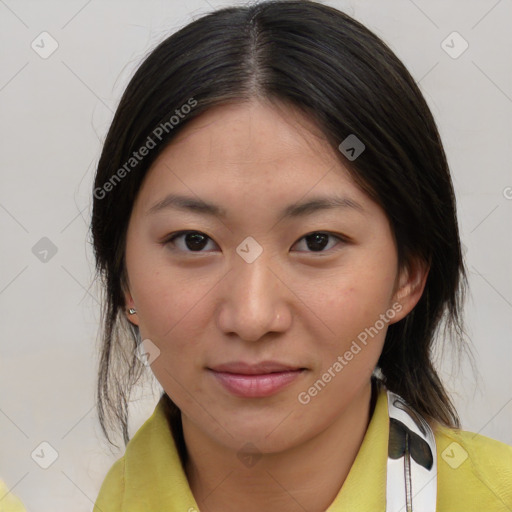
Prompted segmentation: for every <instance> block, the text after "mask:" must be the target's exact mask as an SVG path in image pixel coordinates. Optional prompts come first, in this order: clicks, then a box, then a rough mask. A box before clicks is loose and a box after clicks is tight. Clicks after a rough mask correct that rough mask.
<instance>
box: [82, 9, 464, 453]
mask: <svg viewBox="0 0 512 512" xmlns="http://www.w3.org/2000/svg"><path fill="white" fill-rule="evenodd" d="M253 98H261V99H264V100H266V101H270V102H273V104H275V105H276V108H277V107H278V106H279V105H293V106H294V107H296V108H298V109H300V111H302V112H303V113H304V114H305V115H307V116H308V117H309V118H310V119H314V120H315V121H316V123H317V125H318V126H319V128H320V129H321V131H322V133H323V134H324V135H325V137H326V139H327V140H328V141H329V143H330V144H331V145H332V147H333V148H335V149H337V148H338V146H339V144H340V143H341V142H342V141H343V140H345V139H346V137H347V136H349V135H351V134H355V135H356V136H357V138H358V139H360V140H361V141H363V143H364V145H365V150H364V152H363V153H362V154H361V155H360V156H359V157H358V158H357V159H355V160H353V161H351V160H349V159H347V158H346V156H345V155H344V154H343V153H342V152H341V151H337V153H338V155H339V158H340V161H341V162H342V163H343V164H344V165H345V166H346V167H347V168H348V169H349V171H350V172H351V174H352V176H353V178H354V179H355V180H356V182H357V183H358V184H359V185H360V186H361V187H362V189H363V190H365V191H366V192H367V193H368V194H369V195H370V197H372V198H373V199H374V200H375V201H376V202H377V203H378V204H379V205H380V206H381V207H382V208H383V209H384V211H385V212H386V214H387V216H388V218H389V221H390V224H391V227H392V230H393V234H394V237H395V239H396V243H397V250H398V258H399V263H400V265H401V266H402V267H405V266H408V265H410V264H411V263H412V262H413V261H414V260H420V261H423V262H426V263H427V264H429V265H430V271H429V274H428V279H427V282H426V286H425V290H424V292H423V295H422V297H421V299H420V300H419V302H418V304H417V305H416V307H415V308H414V309H413V311H412V312H411V313H409V314H408V315H407V317H405V318H404V319H403V320H401V321H399V322H397V323H395V324H392V325H390V326H389V328H388V331H387V334H386V340H385V345H384V349H383V352H382V355H381V356H380V359H379V361H378V370H379V375H380V378H381V380H382V382H383V383H384V384H385V385H386V387H387V388H388V389H390V390H391V391H394V392H396V393H398V394H399V395H401V396H402V397H403V398H404V399H405V400H406V401H407V402H409V404H410V405H411V406H413V407H414V408H415V409H416V410H417V411H418V412H419V413H421V414H423V415H424V416H425V417H427V418H431V419H434V420H437V421H439V422H441V423H443V424H445V425H446V426H450V427H455V428H458V427H460V423H459V418H458V416H457V412H456V410H455V408H454V406H453V404H452V402H451V401H450V398H449V396H448V394H447V392H446V391H445V389H444V387H443V384H442V382H441V380H440V378H439V376H438V373H437V372H436V369H435V368H434V364H433V361H432V350H433V344H434V341H435V340H436V339H438V338H441V339H445V338H446V339H448V336H450V340H452V342H453V345H454V346H458V347H462V346H463V345H464V344H465V343H464V335H465V333H464V329H463V323H462V318H461V308H462V305H463V299H464V292H465V287H466V284H467V281H466V273H465V268H464V264H463V259H462V254H461V245H460V240H459V231H458V225H457V216H456V208H455V196H454V191H453V186H452V181H451V177H450V172H449V168H448V163H447V159H446V155H445V152H444V149H443V145H442V143H441V139H440V136H439V133H438V130H437V127H436V123H435V121H434V119H433V116H432V114H431V112H430V110H429V108H428V106H427V103H426V101H425V99H424V97H423V96H422V94H421V92H420V90H419V88H418V86H417V85H416V83H415V81H414V79H413V78H412V77H411V75H410V74H409V72H408V71H407V69H406V68H405V66H404V65H403V64H402V62H401V61H400V60H399V59H398V58H397V56H396V55H395V54H394V53H393V52H392V51H391V49H390V48H389V47H388V46H387V45H386V44H385V43H384V42H383V41H382V40H381V39H380V38H379V37H377V36H376V35H375V34H373V33H372V32H371V31H370V30H368V29H367V28H366V27H365V26H363V25H362V24H361V23H359V22H358V21H356V20H354V19H353V18H351V17H350V16H348V15H346V14H344V13H343V12H340V11H338V10H336V9H334V8H332V7H328V6H326V5H323V4H320V3H316V2H313V1H307V0H303V1H286V0H284V1H283V0H281V1H267V2H262V3H259V4H256V5H252V6H245V7H232V8H224V9H220V10H217V11H215V12H212V13H210V14H207V15H205V16H203V17H201V18H199V19H197V20H195V21H193V22H192V23H190V24H188V25H187V26H185V27H184V28H182V29H181V30H179V31H178V32H176V33H174V34H172V35H170V36H169V37H168V38H166V39H165V40H164V41H163V42H161V43H160V44H159V45H158V46H157V47H156V48H155V49H154V50H153V51H152V52H151V53H150V54H149V56H147V58H146V59H145V60H144V61H143V62H142V64H141V65H140V67H139V68H138V70H137V71H136V73H135V74H134V76H133V78H132V79H131V81H130V83H129V84H128V86H127V88H126V90H125V92H124V94H123V96H122V98H121V101H120V103H119V106H118V108H117V111H116V113H115V116H114V119H113V121H112V124H111V126H110V129H109V131H108V134H107V137H106V140H105V143H104V146H103V151H102V154H101V157H100V160H99V163H98V167H97V173H96V177H95V183H94V194H93V195H94V203H93V213H92V224H91V230H92V238H93V245H94V252H95V257H96V271H97V277H99V278H100V279H101V282H102V286H103V290H104V293H105V296H104V310H103V317H102V349H101V361H100V367H99V375H98V388H97V393H98V394H97V399H98V412H99V418H100V423H101V426H102V429H103V432H104V433H105V435H106V437H107V439H109V440H110V435H109V434H110V430H111V429H112V428H114V429H115V428H118V427H120V430H121V431H122V434H123V438H124V442H125V443H127V442H128V440H129V435H128V402H129V398H130V392H131V390H132V386H133V384H134V383H135V382H136V381H137V380H138V378H139V377H140V375H141V372H142V371H143V370H144V366H143V365H142V364H141V363H140V362H139V360H138V359H137V357H136V355H135V348H136V337H135V336H134V335H133V333H132V332H131V331H130V329H129V327H130V324H129V322H128V320H127V319H126V317H125V314H124V310H125V303H124V297H123V287H124V286H125V285H126V283H127V279H126V277H127V276H126V267H125V260H124V253H125V242H126V231H127V226H128V221H129V218H130V213H131V210H132V206H133V204H134V200H135V198H136V195H137V193H138V190H139V189H140V186H141V183H142V180H143V179H144V176H145V175H146V173H147V171H148V169H149V168H150V167H151V165H152V162H154V160H155V158H156V157H157V156H158V155H159V154H160V152H161V151H162V150H163V149H164V148H165V147H166V145H167V144H169V143H170V142H171V141H172V139H173V137H175V136H176V134H177V133H179V131H180V130H181V129H183V127H184V126H186V125H187V123H188V122H189V121H190V120H192V119H194V118H195V117H197V116H199V115H201V113H203V112H205V111H206V110H208V109H209V108H211V107H213V106H216V105H221V104H226V103H229V102H241V101H242V102H243V101H249V100H251V99H253ZM184 105H189V106H190V105H193V108H187V109H184V108H183V106H184ZM172 116H174V117H175V121H171V118H172ZM166 123H167V124H166ZM159 127H160V129H159ZM162 127H164V129H163V128H162ZM158 129H159V131H157V132H156V133H158V134H159V137H156V136H155V130H158ZM148 137H151V138H152V140H153V142H154V143H155V147H153V148H152V149H151V151H149V153H148V154H147V155H146V156H145V157H144V158H141V159H140V161H139V160H137V162H135V161H131V160H130V159H131V158H132V157H133V152H134V151H136V150H138V148H140V147H142V146H144V145H145V144H146V143H147V141H148ZM127 162H131V163H130V166H129V167H127V165H126V164H127ZM131 164H134V165H133V166H132V165H131ZM121 169H124V170H125V172H122V171H121ZM107 183H110V185H109V186H108V185H107ZM441 326H444V329H443V336H439V334H440V330H441V329H440V327H441ZM162 400H165V401H166V405H167V407H168V412H169V417H170V418H171V424H172V425H174V426H173V432H174V433H175V435H177V433H179V429H180V425H181V421H180V411H179V409H178V408H177V406H176V405H175V404H174V403H173V402H172V401H171V399H170V398H169V397H167V396H166V395H165V394H164V395H163V396H162Z"/></svg>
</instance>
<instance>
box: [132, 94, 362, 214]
mask: <svg viewBox="0 0 512 512" xmlns="http://www.w3.org/2000/svg"><path fill="white" fill-rule="evenodd" d="M333 191H334V192H337V193H338V194H339V195H343V196H347V195H348V196H350V197H352V198H353V199H354V200H356V201H358V202H361V201H364V200H367V198H365V197H364V196H365V194H364V193H363V192H362V191H361V190H360V189H359V188H358V187H357V186H356V184H355V183H354V181H353V179H352V178H351V176H350V174H349V172H348V170H347V169H346V168H344V166H343V164H342V162H341V160H340V158H339V157H338V156H337V155H336V151H335V150H334V149H333V148H332V147H331V146H330V145H329V143H328V142H327V140H326V139H325V137H324V136H323V134H322V133H321V131H320V130H319V128H318V127H317V126H316V125H315V124H314V123H313V122H312V121H311V120H309V119H308V118H307V117H306V116H305V115H304V114H303V113H302V112H300V111H298V110H296V109H293V108H291V107H289V106H283V105H281V106H278V107H276V106H274V105H272V104H268V103H260V102H250V103H236V104H227V105H220V106H216V107H214V108H212V109H210V110H208V111H206V112H205V113H203V114H201V115H200V116H198V117H197V118H195V119H193V120H191V121H190V122H189V123H188V124H187V125H186V126H185V127H184V128H183V130H182V131H181V132H180V133H179V134H178V136H177V137H176V138H175V139H173V140H172V142H171V143H170V144H169V145H168V146H167V147H166V148H165V149H164V150H163V151H162V153H161V154H160V155H159V157H158V159H157V160H156V161H155V163H154V164H153V166H152V167H151V169H150V170H149V171H148V176H146V179H145V183H144V186H143V191H141V195H142V196H143V198H142V201H143V203H144V206H145V207H151V204H150V203H154V200H155V199H162V197H163V196H164V195H165V194H166V193H169V192H180V193H183V194H187V195H188V196H190V195H196V196H197V197H198V198H199V199H206V198H209V199H210V200H211V199H215V198H217V201H215V202H216V203H219V202H220V203H225V204H228V206H229V204H232V205H235V203H237V202H238V201H240V197H241V196H243V197H244V198H245V200H247V201H250V202H254V203H256V204H257V203H258V201H259V202H260V203H261V204H262V205H263V204H265V205H268V203H271V204H275V205H276V208H277V206H279V205H281V204H283V203H286V204H289V203H291V202H293V201H299V200H300V199H301V198H306V196H307V195H308V194H310V195H313V196H318V195H319V194H326V193H329V192H333ZM242 206H243V205H242Z"/></svg>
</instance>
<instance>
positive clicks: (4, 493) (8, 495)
mask: <svg viewBox="0 0 512 512" xmlns="http://www.w3.org/2000/svg"><path fill="white" fill-rule="evenodd" d="M0 512H26V511H25V507H24V506H23V503H22V502H21V501H20V500H19V499H18V498H17V497H16V496H15V495H14V494H13V493H12V492H9V489H8V487H7V485H6V483H5V482H4V481H3V480H0Z"/></svg>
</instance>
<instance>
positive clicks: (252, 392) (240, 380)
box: [210, 370, 305, 398]
mask: <svg viewBox="0 0 512 512" xmlns="http://www.w3.org/2000/svg"><path fill="white" fill-rule="evenodd" d="M210 371H211V373H212V374H213V375H214V376H215V377H216V378H217V379H218V380H219V382H220V383H221V384H222V385H223V386H224V387H225V388H226V389H227V390H228V391H229V392H231V393H232V394H233V395H236V396H242V397H245V398H256V397H265V396H270V395H273V394H275V393H277V392H278V391H281V389H283V388H285V387H286V386H288V384H290V383H291V382H293V381H294V380H295V379H297V378H298V377H299V376H300V375H302V374H303V373H304V372H305V370H294V371H286V372H276V373H267V374H264V375H243V374H237V373H227V372H216V371H214V370H210Z"/></svg>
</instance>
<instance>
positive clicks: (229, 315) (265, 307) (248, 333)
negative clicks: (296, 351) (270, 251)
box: [217, 251, 293, 341]
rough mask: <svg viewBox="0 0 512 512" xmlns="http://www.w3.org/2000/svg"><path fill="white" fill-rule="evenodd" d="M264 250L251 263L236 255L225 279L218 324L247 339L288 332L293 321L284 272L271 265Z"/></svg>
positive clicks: (225, 329) (218, 312)
mask: <svg viewBox="0 0 512 512" xmlns="http://www.w3.org/2000/svg"><path fill="white" fill-rule="evenodd" d="M270 260H271V258H270V256H269V255H267V254H266V252H265V251H263V253H262V254H261V255H260V256H258V258H256V260H255V261H253V262H251V263H248V262H247V261H245V260H244V259H243V258H241V257H239V256H238V255H235V257H234V261H233V264H232V266H231V269H230V271H229V272H228V273H227V275H226V276H225V278H224V279H223V280H222V286H221V289H220V293H221V301H220V302H221V303H220V306H219V309H218V311H217V323H218V327H219V328H220V329H221V330H222V331H223V332H224V333H225V334H232V335H234V334H236V335H237V336H238V337H239V338H240V339H243V340H245V341H258V340H260V339H261V338H262V337H264V336H265V334H268V333H278V332H285V331H286V330H287V329H288V328H289V326H290V323H291V318H292V315H291V311H290V305H291V302H290V300H291V298H292V297H293V293H292V292H291V290H290V289H289V288H288V286H287V285H286V282H285V278H284V276H283V275H280V274H282V272H280V271H279V268H278V266H277V265H275V264H274V265H272V264H271V261H270Z"/></svg>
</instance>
